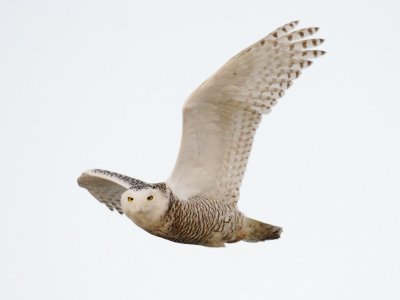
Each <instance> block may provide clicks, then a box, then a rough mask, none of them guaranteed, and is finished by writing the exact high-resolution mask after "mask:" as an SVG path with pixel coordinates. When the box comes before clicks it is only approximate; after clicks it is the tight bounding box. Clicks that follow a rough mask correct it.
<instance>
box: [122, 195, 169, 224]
mask: <svg viewBox="0 0 400 300" xmlns="http://www.w3.org/2000/svg"><path fill="white" fill-rule="evenodd" d="M168 205H169V199H168V198H167V197H166V194H165V193H164V192H162V191H160V190H158V189H153V188H146V189H142V190H139V191H135V190H127V191H126V192H125V193H123V194H122V196H121V208H122V211H123V212H124V214H125V215H127V216H128V217H129V218H130V219H131V220H132V221H133V222H135V223H136V224H137V225H138V226H140V227H142V228H144V229H151V227H153V226H154V225H157V223H158V222H159V220H160V218H161V217H162V216H164V214H165V213H166V212H167V209H168Z"/></svg>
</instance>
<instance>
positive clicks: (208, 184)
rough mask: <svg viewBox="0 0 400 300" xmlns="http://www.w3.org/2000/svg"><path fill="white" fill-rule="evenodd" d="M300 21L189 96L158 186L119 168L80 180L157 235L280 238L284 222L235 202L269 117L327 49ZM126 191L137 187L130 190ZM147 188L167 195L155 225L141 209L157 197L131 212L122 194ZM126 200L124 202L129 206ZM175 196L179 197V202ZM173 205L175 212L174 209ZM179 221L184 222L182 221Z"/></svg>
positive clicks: (202, 239) (188, 239)
mask: <svg viewBox="0 0 400 300" xmlns="http://www.w3.org/2000/svg"><path fill="white" fill-rule="evenodd" d="M297 24H298V22H297V21H295V22H291V23H289V24H286V25H284V26H282V27H280V28H278V29H277V30H275V31H273V32H272V33H271V34H269V35H268V36H266V37H265V38H263V39H261V40H260V41H258V42H256V43H255V44H253V45H252V46H250V47H248V48H246V49H245V50H243V51H242V52H240V53H239V54H238V55H236V56H235V57H233V58H232V59H231V60H229V61H228V62H227V63H226V64H225V65H223V66H222V67H221V68H220V69H219V70H218V71H217V72H216V73H215V74H214V75H212V76H211V77H210V78H209V79H208V80H206V81H205V82H204V83H203V84H202V85H201V86H200V87H199V88H197V89H196V90H195V91H194V92H193V93H192V94H191V95H190V97H189V98H188V99H187V101H186V103H185V105H184V109H183V132H182V141H181V147H180V151H179V155H178V159H177V162H176V165H175V168H174V170H173V172H172V174H171V176H170V177H169V178H168V180H167V181H166V182H165V183H160V184H153V185H151V184H147V183H144V182H142V181H139V180H136V179H133V178H130V177H127V176H123V175H120V174H117V173H112V172H108V171H102V170H91V171H88V172H85V173H84V174H82V176H81V177H80V178H79V180H78V182H79V184H80V185H81V186H83V187H85V188H87V189H88V190H89V191H90V192H91V193H92V194H93V195H94V196H95V197H96V198H97V199H98V200H100V201H101V202H103V203H105V204H106V205H107V206H108V207H110V208H116V209H117V210H118V211H119V212H122V211H123V212H124V213H125V214H127V215H128V217H130V218H131V219H132V220H134V221H135V220H136V223H137V224H138V225H139V226H140V227H142V228H144V229H145V230H147V231H149V232H150V233H153V234H155V235H158V236H161V237H164V238H167V239H171V240H174V241H178V242H184V243H194V244H202V245H207V246H221V245H223V244H224V242H235V241H238V240H246V241H258V240H265V239H272V238H277V237H279V234H280V228H279V227H275V226H272V225H268V224H264V223H261V222H258V221H255V220H252V219H249V218H246V217H244V216H243V215H242V214H241V213H240V212H239V211H238V210H237V208H236V202H237V201H238V199H239V190H240V185H241V182H242V179H243V176H244V173H245V169H246V165H247V161H248V157H249V155H250V151H251V148H252V144H253V138H254V135H255V132H256V129H257V127H258V124H259V123H260V121H261V119H262V115H263V114H265V113H267V112H269V111H270V110H271V107H272V106H273V105H274V104H275V103H276V101H277V100H278V99H279V98H280V97H282V96H283V94H284V92H285V90H286V89H287V88H289V87H290V86H291V85H292V82H293V80H294V79H296V78H298V77H299V75H300V73H301V71H302V70H303V69H304V68H306V67H308V66H310V65H311V61H310V60H309V59H312V58H316V57H319V56H321V55H323V54H324V52H323V51H320V50H309V48H311V47H315V46H317V45H319V44H321V43H322V42H323V40H322V39H305V38H307V37H308V36H310V35H312V34H314V33H315V32H316V31H317V30H318V28H314V27H312V28H305V29H301V30H297V31H292V30H293V28H294V27H295V26H296V25H297ZM127 190H132V192H129V193H125V192H126V191H127ZM143 190H145V191H146V192H145V193H146V194H147V193H148V192H147V190H149V191H150V193H151V191H153V193H155V191H156V190H157V191H162V193H164V194H163V195H164V196H165V197H164V196H162V197H161V196H158V197H156V198H164V199H163V200H162V201H161V200H160V205H161V203H162V205H161V206H162V208H163V209H162V210H159V212H158V213H157V214H156V215H157V217H153V215H154V214H152V217H151V222H152V225H151V228H150V227H148V226H147V227H146V226H145V225H143V226H142V225H141V224H142V223H143V221H142V220H147V219H148V218H143V215H142V216H140V220H141V221H140V222H139V215H138V211H140V212H141V209H140V208H141V207H142V206H143V209H144V208H146V209H147V210H149V211H150V210H151V209H154V207H155V205H157V204H154V202H153V203H152V205H151V206H149V205H147V204H145V203H146V201H145V200H143V199H142V200H141V201H140V203H141V204H140V205H139V204H137V203H135V204H134V205H135V209H133V208H132V209H131V210H130V209H129V207H130V206H129V205H131V204H129V203H128V202H126V201H125V200H126V199H125V198H126V197H127V196H124V197H122V199H121V195H122V194H123V193H125V194H126V195H128V194H129V195H130V196H129V198H130V199H131V198H132V199H134V198H135V195H136V194H138V193H139V192H140V193H142V191H143ZM135 191H136V192H135ZM135 193H136V194H135ZM125 194H124V195H125ZM137 196H138V195H137ZM140 198H143V197H142V196H140ZM152 199H153V198H152ZM199 199H200V200H199ZM121 201H122V202H123V203H124V205H123V206H122V208H121ZM124 201H125V202H124ZM166 201H167V202H166ZM174 201H178V202H176V203H177V204H176V207H175V206H174V205H175V204H173V203H175V202H174ZM155 203H157V202H155ZM168 203H169V206H168V205H167V204H168ZM216 203H220V204H216ZM189 204H193V207H194V208H192V209H193V210H196V211H198V210H199V209H200V210H201V211H200V212H196V213H197V214H200V215H198V216H197V215H196V213H195V214H194V216H193V215H192V214H191V211H188V210H190V209H191V208H189V206H190V205H189ZM211 204H212V205H211ZM132 205H133V204H132ZM138 205H139V206H138ZM204 205H205V206H209V205H211V206H213V205H214V206H215V207H211V208H207V207H205V206H204ZM161 206H160V207H161ZM150 207H152V208H150ZM174 207H175V208H174ZM216 207H218V209H216ZM207 209H216V210H217V211H218V214H217V215H216V214H210V213H208V214H207V212H205V211H204V210H207ZM231 209H233V210H234V211H233V212H232V211H230V210H231ZM144 210H145V209H144ZM172 211H173V214H174V215H171V214H172ZM141 213H142V212H141ZM203 213H204V214H205V215H207V216H205V215H202V214H203ZM196 216H197V217H196ZM196 218H198V220H197V219H196ZM178 219H179V222H181V223H180V224H177V222H178V221H177V220H178ZM214 219H215V220H214ZM228 219H229V221H228V222H226V220H228ZM214 221H215V222H214ZM185 222H186V223H187V226H188V228H189V227H190V226H192V225H193V224H195V226H200V227H201V226H203V227H204V228H206V229H207V228H208V227H210V226H211V225H210V226H208V227H207V224H197V223H196V222H203V223H204V222H206V223H209V224H214V223H215V224H217V225H218V224H219V223H221V222H224V223H227V224H228V223H232V222H235V224H233V223H232V224H230V225H229V226H228V225H227V226H225V225H224V226H222V227H224V228H222V231H216V229H215V228H216V226H217V225H215V224H214V225H212V226H211V227H212V228H211V227H210V228H211V231H210V230H206V229H205V232H206V233H207V234H205V233H204V232H203V233H196V232H195V231H196V230H195V229H190V228H189V229H187V228H186V227H182V226H183V225H182V224H186V223H185ZM213 222H214V223H213ZM139 223H140V224H139ZM190 224H192V225H190ZM153 225H154V226H153ZM174 226H175V227H174ZM213 226H214V227H213ZM218 226H219V225H218ZM218 226H217V227H218ZM178 227H179V228H180V229H179V230H178V229H176V228H178ZM181 227H182V228H181ZM225 227H226V228H225ZM171 228H175V229H174V230H175V231H174V230H173V229H171ZM213 228H214V229H213ZM218 228H220V227H218ZM229 228H230V229H229ZM173 231H174V232H173ZM178 231H179V232H178ZM209 231H210V232H209ZM188 232H189V233H188ZM217 232H218V234H217ZM221 232H222V234H220V233H221ZM192 236H194V237H192Z"/></svg>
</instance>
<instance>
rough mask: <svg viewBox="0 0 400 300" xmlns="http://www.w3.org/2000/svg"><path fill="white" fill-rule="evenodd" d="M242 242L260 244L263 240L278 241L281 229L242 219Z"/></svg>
mask: <svg viewBox="0 0 400 300" xmlns="http://www.w3.org/2000/svg"><path fill="white" fill-rule="evenodd" d="M242 230H243V233H244V238H243V240H244V241H246V242H260V241H265V240H275V239H279V237H280V236H281V232H282V228H281V227H278V226H274V225H270V224H266V223H262V222H260V221H257V220H254V219H250V218H246V217H245V218H244V222H243V229H242Z"/></svg>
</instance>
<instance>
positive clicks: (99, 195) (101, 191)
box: [78, 169, 146, 214]
mask: <svg viewBox="0 0 400 300" xmlns="http://www.w3.org/2000/svg"><path fill="white" fill-rule="evenodd" d="M78 184H79V185H80V186H81V187H83V188H85V189H87V190H88V191H89V193H91V194H92V195H93V196H94V197H95V198H96V199H97V200H99V201H100V202H101V203H104V204H105V205H106V206H107V207H108V208H109V209H110V210H114V209H116V210H117V211H118V212H119V213H120V214H122V209H121V203H120V201H121V195H122V194H123V193H124V192H125V191H126V190H128V189H141V188H142V187H143V186H146V183H144V182H143V181H140V180H137V179H134V178H131V177H128V176H125V175H121V174H118V173H114V172H110V171H106V170H100V169H93V170H89V171H86V172H84V173H83V174H82V175H81V176H80V177H79V178H78Z"/></svg>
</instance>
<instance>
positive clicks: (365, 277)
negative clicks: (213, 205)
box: [0, 0, 400, 300]
mask: <svg viewBox="0 0 400 300" xmlns="http://www.w3.org/2000/svg"><path fill="white" fill-rule="evenodd" d="M399 11H400V9H399V7H398V6H397V4H396V2H395V1H330V2H329V3H328V2H325V3H322V2H320V3H316V1H246V2H245V1H236V2H235V1H204V0H203V1H198V2H197V3H196V4H194V3H189V1H181V2H178V1H159V2H153V1H122V0H118V1H82V0H79V1H77V0H75V1H15V0H13V1H11V0H2V1H0V44H1V46H0V82H1V84H0V85H1V87H0V145H1V146H0V167H1V172H2V174H3V175H2V176H1V189H2V197H1V200H0V201H1V210H0V266H1V271H0V294H1V298H2V299H98V300H101V299H159V298H162V299H174V300H179V299H217V298H218V299H239V298H241V299H274V300H281V299H282V300H283V299H290V300H292V299H307V300H314V299H316V300H317V299H318V300H320V299H324V300H330V299H332V300H333V299H334V300H337V299H341V300H345V299H352V300H353V299H363V300H369V299H371V300H372V299H373V300H376V299H388V300H391V299H393V300H394V299H400V285H399V278H400V255H399V253H400V234H399V229H400V218H399V215H400V204H399V202H400V187H399V179H400V172H399V170H400V157H399V153H400V141H399V137H400V136H399V131H400V119H399V116H398V114H399V111H400V99H399V92H398V85H399V83H398V80H399V69H400V63H399V53H400V44H399V43H400V42H399V31H400V19H399V17H398V13H399ZM296 19H299V20H301V23H300V25H299V27H303V26H315V25H316V26H320V27H321V30H320V32H319V33H318V36H319V37H323V38H325V39H326V43H325V44H324V45H322V46H321V47H320V48H321V49H324V50H327V51H328V54H327V55H326V56H324V57H323V58H320V59H318V60H317V61H316V62H315V64H314V65H313V66H312V67H311V68H310V69H308V70H305V71H304V74H303V76H302V77H301V78H300V79H299V80H297V81H296V82H295V84H294V86H293V87H292V88H291V89H290V90H289V91H288V92H287V94H286V95H285V97H284V98H283V99H282V100H281V101H280V103H279V104H278V105H277V106H276V107H275V108H274V109H273V112H272V113H271V114H269V115H268V116H266V117H265V118H264V120H263V123H262V125H261V127H260V129H259V131H258V133H257V136H256V142H255V145H254V146H255V147H254V150H253V152H252V155H251V158H250V163H249V165H248V169H247V173H246V177H245V180H244V183H243V185H242V190H241V200H240V202H239V206H240V208H241V210H242V211H243V212H244V213H246V214H247V215H248V216H251V217H253V218H256V219H259V220H263V221H265V222H268V223H272V224H276V225H280V226H282V227H283V228H284V234H283V235H282V238H281V239H280V240H278V241H272V242H266V243H257V244H248V243H237V244H233V245H228V246H227V247H226V248H222V249H209V248H205V247H200V246H191V245H181V244H175V243H172V242H169V241H166V240H163V239H160V238H157V237H153V236H151V235H150V234H148V233H146V232H144V231H142V230H141V229H140V228H138V227H136V226H135V225H134V224H133V223H132V222H131V221H130V220H129V219H128V218H126V217H124V216H120V215H118V214H117V213H114V212H110V211H109V210H108V209H107V208H106V207H105V206H103V205H101V204H99V203H98V202H97V201H96V200H95V199H94V198H93V197H92V196H91V195H90V194H89V193H88V192H87V191H85V190H83V189H81V188H79V187H78V185H77V184H76V179H77V177H78V176H79V175H80V173H81V172H83V171H85V170H86V169H90V168H104V169H109V170H113V171H117V172H120V173H123V174H127V175H130V176H132V177H136V178H139V179H142V180H145V181H148V182H159V181H163V180H165V179H166V178H167V177H168V175H169V174H170V172H171V170H172V167H173V165H174V163H175V159H176V155H177V151H178V147H179V142H180V133H181V107H182V104H183V102H184V100H185V98H186V97H187V96H188V95H189V94H190V93H191V91H192V90H193V89H195V88H196V87H197V86H198V85H199V84H200V83H201V82H202V81H203V80H205V79H206V78H207V77H208V76H209V75H211V74H212V73H213V72H214V71H216V70H217V68H218V67H220V66H221V65H222V64H223V63H224V62H225V61H226V60H228V59H229V58H230V57H231V56H233V55H235V54H236V53H237V52H239V51H240V50H242V49H243V48H245V47H247V46H248V45H250V44H251V43H253V42H255V41H256V40H258V39H259V38H261V37H263V36H264V35H266V34H268V33H269V32H271V31H272V30H273V29H275V28H276V27H278V26H280V25H283V24H284V23H287V22H289V21H292V20H296ZM110 297H112V298H110Z"/></svg>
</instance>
